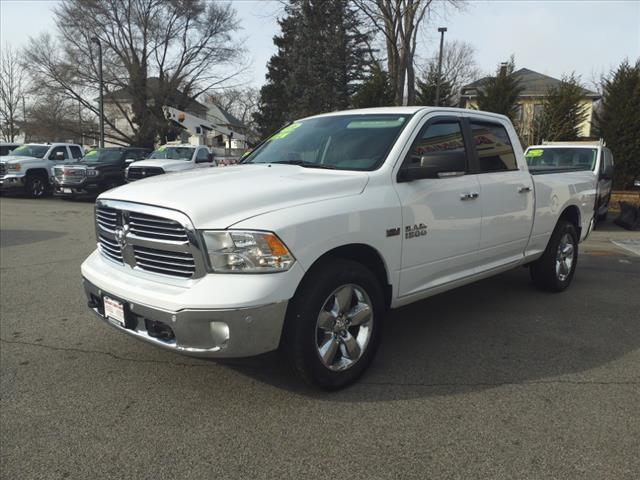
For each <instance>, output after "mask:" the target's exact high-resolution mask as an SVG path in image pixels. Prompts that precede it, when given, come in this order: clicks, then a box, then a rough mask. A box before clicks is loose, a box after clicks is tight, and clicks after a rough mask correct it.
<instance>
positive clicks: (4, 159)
mask: <svg viewBox="0 0 640 480" xmlns="http://www.w3.org/2000/svg"><path fill="white" fill-rule="evenodd" d="M34 161H35V162H42V161H43V160H42V159H41V158H36V157H15V156H13V155H7V156H5V157H0V163H26V162H34Z"/></svg>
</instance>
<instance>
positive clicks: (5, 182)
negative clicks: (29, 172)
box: [0, 175, 25, 190]
mask: <svg viewBox="0 0 640 480" xmlns="http://www.w3.org/2000/svg"><path fill="white" fill-rule="evenodd" d="M24 185H25V183H24V175H20V176H18V175H6V176H4V177H0V190H10V189H13V188H22V187H24Z"/></svg>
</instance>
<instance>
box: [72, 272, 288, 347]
mask: <svg viewBox="0 0 640 480" xmlns="http://www.w3.org/2000/svg"><path fill="white" fill-rule="evenodd" d="M82 283H83V286H84V290H85V293H86V295H87V300H88V306H89V308H90V310H92V311H93V313H94V314H96V315H97V316H98V318H100V319H101V320H102V321H103V322H105V323H106V324H108V325H110V326H111V327H113V328H115V329H116V330H120V331H121V332H123V333H126V334H128V335H130V336H132V337H135V338H137V339H139V340H143V341H145V342H147V343H151V344H152V345H156V346H158V347H161V348H164V349H167V350H172V351H174V352H178V353H183V354H186V355H191V356H196V357H210V358H231V357H250V356H253V355H258V354H261V353H265V352H269V351H272V350H275V349H276V348H278V345H279V343H280V335H281V333H282V327H283V324H284V317H285V313H286V310H287V304H288V302H286V301H285V302H279V303H273V304H270V305H262V306H258V307H251V308H240V309H226V310H187V309H185V310H180V311H177V312H170V311H166V310H162V309H158V308H154V307H151V306H148V305H141V304H139V303H136V302H135V301H131V300H129V299H124V298H120V297H118V296H116V295H111V294H109V292H106V291H103V290H102V289H100V288H98V287H97V286H96V285H93V284H92V283H91V282H89V281H88V280H87V279H86V278H83V279H82ZM104 296H107V297H110V298H113V299H114V300H118V301H120V302H122V303H123V305H124V310H125V314H126V317H127V327H126V328H125V327H124V326H122V325H121V324H120V323H118V322H116V321H115V320H112V319H110V318H106V317H105V316H104V304H103V297H104ZM164 326H166V327H168V330H165V332H166V331H171V332H172V333H173V337H172V338H168V337H167V335H165V336H164V338H162V336H161V335H160V336H159V335H158V330H157V328H161V329H162V328H165V327H164Z"/></svg>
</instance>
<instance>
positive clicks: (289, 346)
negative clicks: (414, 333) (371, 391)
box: [282, 259, 385, 390]
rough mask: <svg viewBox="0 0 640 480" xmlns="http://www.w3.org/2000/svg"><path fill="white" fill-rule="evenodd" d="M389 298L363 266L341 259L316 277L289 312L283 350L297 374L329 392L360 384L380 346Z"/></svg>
mask: <svg viewBox="0 0 640 480" xmlns="http://www.w3.org/2000/svg"><path fill="white" fill-rule="evenodd" d="M383 298H384V296H383V292H382V288H381V286H380V283H379V282H378V280H377V278H376V277H375V275H373V273H371V271H369V270H368V269H367V268H365V267H364V266H363V265H361V264H360V263H357V262H354V261H351V260H346V259H336V260H332V261H331V262H330V263H328V264H325V265H322V266H320V267H318V268H316V269H315V270H314V271H312V272H310V274H309V276H308V278H306V279H305V280H304V281H303V283H302V285H301V286H300V287H299V288H298V291H297V292H296V295H295V296H294V297H293V299H292V300H291V302H290V303H289V307H288V309H287V318H286V322H285V330H284V337H283V343H282V347H283V350H284V353H285V354H286V357H287V360H288V361H289V363H290V365H291V367H292V368H293V370H294V371H295V372H296V373H297V374H298V375H299V376H300V377H301V378H302V379H303V380H305V381H306V382H307V383H309V384H311V385H314V386H316V387H320V388H322V389H325V390H337V389H340V388H344V387H346V386H348V385H350V384H352V383H353V382H355V381H356V380H357V379H358V378H359V377H360V376H361V375H362V374H363V373H364V372H365V370H366V369H367V368H368V367H369V365H370V364H371V362H372V361H373V357H374V356H375V353H376V350H377V348H378V345H379V343H380V340H381V337H382V324H383V316H384V314H385V304H384V301H383Z"/></svg>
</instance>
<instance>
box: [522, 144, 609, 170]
mask: <svg viewBox="0 0 640 480" xmlns="http://www.w3.org/2000/svg"><path fill="white" fill-rule="evenodd" d="M524 155H525V157H526V158H527V165H529V169H530V170H553V169H558V170H567V169H570V170H593V169H594V168H595V166H596V158H597V155H598V149H597V148H547V147H545V148H529V149H527V151H526V153H525V154H524Z"/></svg>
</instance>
